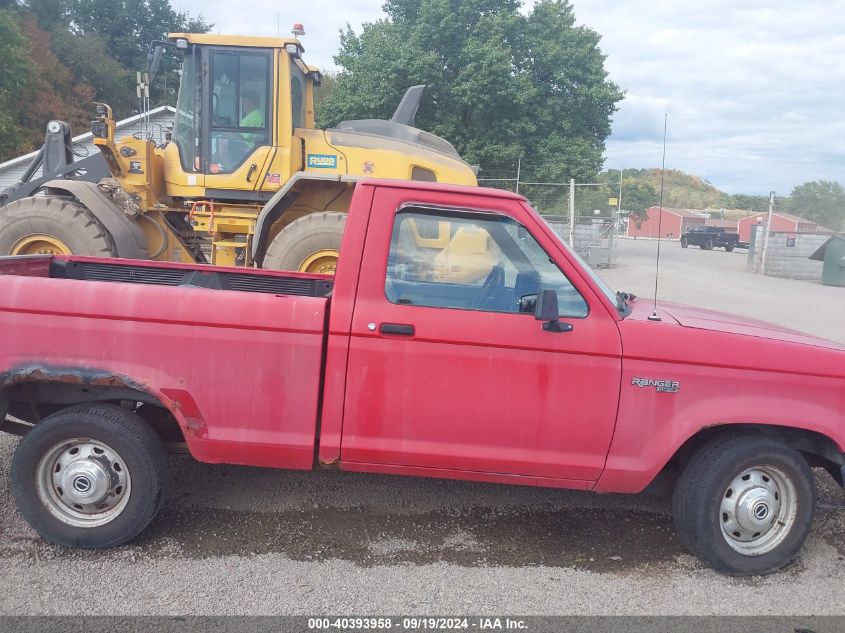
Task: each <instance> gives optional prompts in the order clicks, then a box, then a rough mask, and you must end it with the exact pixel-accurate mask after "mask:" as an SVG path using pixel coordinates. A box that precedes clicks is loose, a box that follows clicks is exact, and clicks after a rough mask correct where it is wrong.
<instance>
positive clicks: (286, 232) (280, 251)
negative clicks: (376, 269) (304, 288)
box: [263, 211, 346, 274]
mask: <svg viewBox="0 0 845 633" xmlns="http://www.w3.org/2000/svg"><path fill="white" fill-rule="evenodd" d="M345 226H346V214H345V213H336V212H334V211H326V212H323V213H312V214H310V215H306V216H304V217H301V218H299V219H298V220H294V221H293V222H291V223H290V224H289V225H288V226H286V227H285V228H284V229H282V231H281V232H280V233H279V234H278V235H277V236H276V237H275V239H273V241H272V242H271V243H270V246H269V247H268V248H267V254H266V255H265V257H264V264H263V267H264V268H270V269H273V270H301V269H302V266H303V263H304V262H306V261H307V260H308V258H309V257H311V256H312V255H313V254H314V253H317V252H319V251H340V241H341V238H342V237H343V229H344V227H345ZM333 272H334V271H333V270H332V274H333Z"/></svg>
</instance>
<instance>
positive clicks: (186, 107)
mask: <svg viewBox="0 0 845 633" xmlns="http://www.w3.org/2000/svg"><path fill="white" fill-rule="evenodd" d="M198 62H199V60H198V59H197V55H196V47H193V46H192V47H191V48H190V49H189V50H187V51H186V52H185V58H184V60H183V62H182V73H181V80H180V82H179V96H178V97H177V99H176V121H175V122H174V124H173V142H174V143H176V146H177V147H178V148H179V160H180V161H181V163H182V169H184V170H185V171H194V170H195V169H197V170H198V169H199V165H196V164H195V162H196V160H195V157H198V156H199V134H198V123H199V117H200V94H199V93H200V82H199V72H198V71H199V63H198Z"/></svg>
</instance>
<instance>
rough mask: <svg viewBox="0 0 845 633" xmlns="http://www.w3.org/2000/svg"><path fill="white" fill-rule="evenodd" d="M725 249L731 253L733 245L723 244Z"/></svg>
mask: <svg viewBox="0 0 845 633" xmlns="http://www.w3.org/2000/svg"><path fill="white" fill-rule="evenodd" d="M725 250H726V251H727V252H728V253H732V252H733V250H734V247H733V245H732V244H728V245H727V246H725Z"/></svg>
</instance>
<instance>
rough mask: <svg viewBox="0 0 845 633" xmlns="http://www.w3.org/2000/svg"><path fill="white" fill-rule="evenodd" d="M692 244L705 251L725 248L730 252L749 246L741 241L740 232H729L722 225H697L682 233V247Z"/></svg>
mask: <svg viewBox="0 0 845 633" xmlns="http://www.w3.org/2000/svg"><path fill="white" fill-rule="evenodd" d="M690 245H692V246H699V247H701V250H704V251H712V250H713V249H714V248H724V249H725V250H726V251H727V252H728V253H730V252H731V251H732V250H733V249H735V248H748V244H746V243H745V242H740V241H739V235H738V234H736V233H729V232H727V231H725V229H724V228H723V227H721V226H697V227H695V228H694V229H693V230H691V231H688V232H687V233H684V234H683V235H681V248H687V247H689V246H690Z"/></svg>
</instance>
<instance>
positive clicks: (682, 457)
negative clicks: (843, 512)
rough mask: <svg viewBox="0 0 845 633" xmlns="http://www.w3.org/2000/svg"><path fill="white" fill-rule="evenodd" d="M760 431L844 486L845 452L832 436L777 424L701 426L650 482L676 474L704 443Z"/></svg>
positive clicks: (759, 432)
mask: <svg viewBox="0 0 845 633" xmlns="http://www.w3.org/2000/svg"><path fill="white" fill-rule="evenodd" d="M754 434H760V435H764V436H767V437H773V438H777V439H779V440H781V441H783V442H785V443H786V444H788V445H789V446H792V447H793V448H795V449H797V450H798V451H799V452H800V453H801V454H802V455H804V457H805V459H807V461H808V463H809V464H810V466H812V467H821V468H824V469H825V470H827V471H828V472H829V473H830V474H831V475H832V476H833V478H834V479H836V481H837V482H838V483H839V485H840V486H843V487H845V479H843V478H845V471H843V468H845V453H843V452H842V451H841V450H840V447H839V446H838V444H837V443H836V442H835V441H834V440H833V439H832V438H830V437H829V436H827V435H824V434H823V433H819V432H818V431H812V430H810V429H803V428H796V427H788V426H778V425H776V424H753V423H751V424H719V425H714V426H709V427H705V428H701V429H699V430H698V431H696V432H695V433H693V434H692V435H691V436H689V437H688V438H687V439H686V440H685V441H684V442H683V444H681V445H680V446H679V447H678V448H677V449H676V450H675V452H674V453H673V454H672V456H671V457H670V458H669V460H668V461H667V462H666V464H664V466H663V468H661V469H660V471H659V472H658V474H657V475H656V476H655V477H654V479H653V480H652V482H651V484H650V485H652V484H654V483H655V482H656V481H658V480H660V479H663V478H665V477H672V476H674V475H676V474H677V472H678V471H679V470H680V468H681V467H682V466H683V464H684V462H685V461H687V460H688V459H689V458H690V457H691V456H692V454H693V453H695V451H696V450H697V449H698V448H699V447H701V446H702V445H703V444H705V443H707V442H709V441H711V440H713V439H715V438H716V437H722V436H725V435H735V436H737V437H740V436H746V437H747V436H749V435H754Z"/></svg>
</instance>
